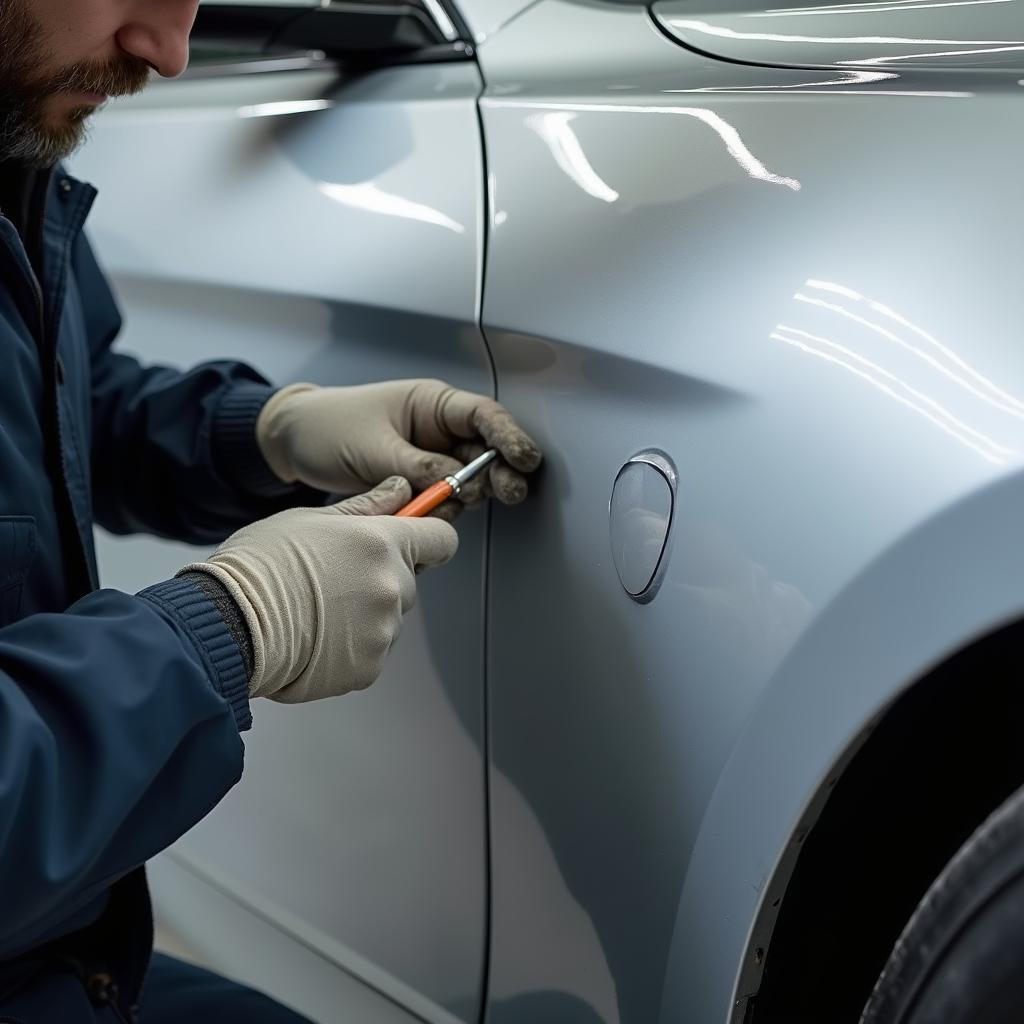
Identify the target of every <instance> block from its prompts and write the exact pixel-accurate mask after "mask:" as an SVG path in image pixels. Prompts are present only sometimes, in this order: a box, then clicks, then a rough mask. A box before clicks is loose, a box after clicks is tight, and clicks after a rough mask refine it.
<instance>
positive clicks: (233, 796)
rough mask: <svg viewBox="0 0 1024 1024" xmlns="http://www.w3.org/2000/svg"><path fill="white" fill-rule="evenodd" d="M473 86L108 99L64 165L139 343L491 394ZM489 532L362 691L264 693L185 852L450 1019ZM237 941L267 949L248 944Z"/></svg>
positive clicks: (147, 574) (446, 81) (470, 816)
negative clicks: (225, 789) (95, 193)
mask: <svg viewBox="0 0 1024 1024" xmlns="http://www.w3.org/2000/svg"><path fill="white" fill-rule="evenodd" d="M479 89H480V81H479V77H478V73H477V70H476V68H475V66H474V65H473V64H472V63H470V62H467V63H462V64H458V63H448V64H441V65H436V66H420V67H404V68H396V69H391V70H384V71H380V72H376V73H373V74H369V75H366V76H364V77H361V78H360V79H358V80H356V81H350V82H342V83H340V84H338V83H336V82H335V81H334V78H333V77H325V75H324V74H323V73H321V72H318V73H266V74H250V75H245V76H240V77H238V78H223V77H222V78H216V79H210V80H202V79H196V80H188V81H181V82H175V83H169V84H164V85H158V86H154V87H153V88H152V89H151V90H150V91H148V92H147V93H146V94H144V95H142V96H140V97H137V98H135V99H132V100H126V101H121V102H119V103H117V104H114V105H112V106H111V108H110V109H109V110H107V111H105V112H104V113H103V114H102V115H100V116H99V117H98V118H97V122H96V125H95V128H94V132H93V136H92V139H91V141H90V142H89V144H88V146H87V147H86V148H85V150H84V151H83V152H82V153H81V154H80V156H79V157H78V158H77V159H76V160H75V161H74V166H73V168H72V169H73V170H74V171H75V173H77V174H80V175H81V176H83V177H85V178H86V179H88V180H91V181H93V182H94V183H95V184H96V185H97V186H98V187H99V188H100V190H101V195H100V198H99V200H98V201H97V204H96V207H95V210H94V216H93V218H92V219H91V221H90V230H91V232H92V234H93V236H94V239H95V241H96V244H97V247H98V250H99V252H100V255H101V257H102V259H103V261H104V263H105V264H106V266H107V268H108V269H109V270H110V272H111V273H112V276H113V279H114V283H115V285H116V288H117V290H118V292H119V294H120V297H121V299H122V301H123V303H124V305H125V306H126V307H127V313H128V321H127V329H126V333H125V338H124V345H125V347H126V348H127V349H129V350H134V351H137V352H139V353H141V354H142V356H143V357H145V358H148V359H150V360H156V359H160V360H162V361H165V362H167V361H169V362H171V363H173V364H179V365H188V364H191V363H194V362H199V361H201V360H203V359H208V358H212V357H237V358H241V359H244V360H246V361H248V362H250V363H251V364H253V365H255V366H257V367H258V368H259V369H260V370H261V371H262V372H263V373H265V374H266V375H267V376H268V377H270V378H271V379H272V380H274V381H276V382H277V383H280V384H284V383H286V382H288V381H294V380H313V381H316V382H317V383H320V384H354V383H361V382H363V381H369V380H380V379H388V378H394V377H410V376H433V377H443V378H446V379H448V380H451V381H452V382H453V383H454V384H456V385H461V386H463V387H467V388H472V389H473V390H477V391H489V390H491V388H492V376H491V369H490V364H489V362H488V358H487V354H486V351H485V349H484V346H483V342H482V339H481V336H480V333H479V329H478V327H477V326H476V325H477V319H478V305H479V288H480V275H481V254H482V250H481V241H482V219H481V218H482V213H483V190H484V177H483V169H482V164H481V147H480V137H479V121H478V116H477V109H476V98H477V94H478V92H479ZM485 527H486V522H485V517H484V516H477V517H472V518H470V519H468V520H467V522H466V523H465V524H464V526H463V527H462V530H461V533H462V547H461V550H460V553H459V555H458V557H457V559H456V560H455V562H454V563H453V564H452V566H451V567H450V568H449V569H447V570H446V572H445V573H443V574H441V573H437V574H430V575H429V576H428V577H425V578H424V579H423V581H422V583H421V587H420V590H421V601H420V606H419V608H418V609H417V610H416V611H415V612H414V613H413V614H412V615H410V617H409V618H408V619H407V621H406V624H405V628H404V630H403V633H402V636H401V638H400V639H399V641H398V643H397V644H396V646H395V648H394V651H393V653H392V656H391V658H390V660H389V662H388V666H387V669H386V671H385V673H384V676H383V678H382V679H381V680H380V681H379V682H378V683H377V684H376V685H375V686H374V687H373V689H372V690H370V691H369V692H366V693H360V694H353V695H352V696H350V697H349V698H347V699H346V700H344V701H325V702H320V703H317V704H312V705H308V706H301V707H284V706H281V705H275V704H273V703H272V702H269V701H260V702H257V703H256V706H255V707H254V709H253V710H254V717H255V726H254V729H253V732H252V733H251V734H250V735H249V736H247V746H248V752H247V757H246V770H245V777H244V780H243V782H242V783H241V784H240V785H239V786H238V787H236V788H235V789H234V790H233V791H232V792H231V793H230V794H229V795H228V797H227V798H226V799H225V800H224V801H223V803H222V804H221V806H220V807H218V811H217V813H216V814H214V815H212V816H210V817H209V818H208V819H206V820H205V821H204V822H202V823H201V824H200V825H199V826H198V827H197V828H196V829H194V830H193V831H192V832H191V833H189V835H187V836H186V837H185V838H184V839H182V840H181V842H180V843H179V844H178V845H177V847H176V848H175V857H177V859H178V863H179V864H187V865H191V866H192V867H194V868H195V869H196V870H197V871H199V872H200V873H205V874H207V875H216V876H217V877H218V878H221V879H223V880H224V888H225V890H226V891H227V892H228V893H229V894H230V893H233V894H234V897H235V898H236V899H237V900H238V901H239V902H242V903H246V904H247V905H250V906H251V905H252V902H253V899H252V898H250V896H247V895H245V894H250V895H251V894H255V896H256V897H258V899H257V902H258V904H259V905H258V907H255V910H256V911H258V912H259V914H261V915H262V916H263V917H265V918H267V919H271V920H280V921H282V922H283V921H286V920H293V919H300V920H302V921H304V922H305V924H306V927H307V928H308V931H309V933H308V935H307V936H306V937H305V942H306V944H307V947H308V948H307V949H306V950H305V955H307V956H314V957H318V958H320V959H325V958H326V959H327V960H328V961H331V962H334V963H335V964H336V965H338V967H340V968H344V969H345V970H346V971H348V972H349V973H351V974H354V975H355V976H357V977H360V978H362V979H363V980H364V981H366V982H367V983H369V984H370V985H372V986H373V987H374V988H376V989H378V990H380V991H381V992H383V993H384V994H385V995H386V997H387V998H386V999H385V1000H384V1002H386V1003H387V1004H388V1006H390V1005H391V1003H392V1002H394V1001H397V1002H398V1003H399V1004H401V1005H404V1006H406V1007H407V1008H408V1009H409V1010H410V1011H411V1012H414V1013H415V1014H417V1015H418V1016H419V1017H421V1018H422V1019H425V1020H435V1021H444V1022H451V1021H456V1020H467V1021H468V1020H474V1019H475V1018H476V1017H477V1015H478V1008H479V1005H480V999H481V992H480V987H481V982H482V976H483V950H484V948H485V935H486V932H485V928H486V887H485V880H486V856H485V841H486V831H485V821H484V806H485V805H484V782H483V770H484V762H483V758H482V754H481V747H482V730H483V688H482V685H481V674H482V658H483V653H482V637H483V611H482V606H481V601H480V595H481V593H482V589H483V579H484V536H485ZM100 550H101V560H102V563H103V564H102V568H103V577H104V581H105V582H106V583H107V584H108V585H115V586H118V587H121V588H122V589H126V590H129V591H132V590H137V589H139V588H140V587H142V586H144V585H146V584H148V583H150V582H153V581H155V580H156V579H159V578H165V577H167V576H170V575H172V574H173V573H174V572H175V571H176V570H177V569H178V568H179V567H180V566H181V565H183V564H186V563H187V562H188V561H191V560H193V559H194V558H195V557H196V554H197V552H196V551H194V550H192V549H188V548H184V547H183V546H181V545H172V544H165V543H162V542H159V541H155V540H149V539H142V538H123V539H115V538H107V537H104V538H101V545H100ZM156 895H157V899H158V901H159V900H160V897H161V892H160V888H159V885H158V886H157V889H156ZM192 927H193V929H194V930H195V931H197V932H199V933H201V932H203V930H204V929H205V928H206V927H207V923H206V922H204V921H203V920H201V919H200V920H196V921H194V922H193V923H192ZM185 938H187V936H185ZM239 941H240V942H241V943H242V944H243V946H244V947H246V948H247V949H249V950H250V952H251V953H252V955H253V956H257V952H256V951H255V950H254V949H253V948H252V944H253V943H255V942H256V941H257V938H256V936H255V934H254V935H253V936H242V937H240V939H239ZM225 957H226V960H225V964H224V965H223V966H224V968H225V969H227V967H229V966H230V964H229V963H228V962H227V961H228V960H230V959H231V958H230V957H229V956H227V954H226V953H225ZM212 963H213V966H215V967H216V966H221V965H220V963H219V961H218V960H216V959H214V960H213V961H212ZM381 998H382V999H383V998H384V997H381ZM383 1005H384V1004H383V1003H382V1006H383ZM384 1009H385V1010H386V1009H387V1007H384ZM382 1012H383V1011H382ZM387 1012H393V1011H392V1010H388V1011H387Z"/></svg>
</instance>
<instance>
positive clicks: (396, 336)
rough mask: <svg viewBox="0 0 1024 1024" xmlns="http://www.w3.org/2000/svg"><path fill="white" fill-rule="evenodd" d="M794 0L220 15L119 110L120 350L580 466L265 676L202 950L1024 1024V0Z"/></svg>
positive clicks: (595, 1009) (378, 991)
mask: <svg viewBox="0 0 1024 1024" xmlns="http://www.w3.org/2000/svg"><path fill="white" fill-rule="evenodd" d="M774 2H776V0H716V2H715V3H711V2H706V0H656V2H654V3H653V5H651V6H644V5H642V4H631V3H611V2H607V0H535V2H532V3H531V2H530V0H457V3H458V7H457V8H456V7H455V6H453V5H452V4H451V3H450V2H449V0H341V2H334V0H324V2H323V3H313V2H311V0H306V2H303V3H287V2H285V0H275V2H274V3H256V2H255V0H241V2H234V3H230V4H227V3H223V2H222V3H219V4H215V3H204V4H203V5H202V6H201V7H200V12H199V20H198V24H197V28H196V33H195V37H194V50H193V60H192V66H191V69H190V71H189V72H188V74H187V75H186V76H185V77H184V78H183V79H181V80H179V81H176V82H169V83H159V84H155V85H154V86H153V87H152V88H151V89H150V90H149V91H148V92H147V93H145V94H144V95H142V96H140V97H137V98H133V99H130V100H122V101H118V102H117V103H115V104H112V105H111V106H110V108H109V109H108V110H107V111H106V112H104V113H103V114H102V115H101V116H100V117H99V118H98V119H97V123H96V126H95V130H94V133H93V137H92V140H91V142H90V143H89V144H88V146H87V147H86V149H85V150H84V151H83V152H82V153H81V154H80V156H79V157H78V158H77V159H76V161H75V164H74V170H75V171H76V173H78V174H79V175H81V176H83V177H85V178H87V179H88V180H90V181H92V182H93V183H95V184H96V185H97V186H98V187H99V188H100V190H101V196H100V200H99V203H98V206H97V208H96V212H95V215H94V220H93V221H92V230H93V235H94V239H95V242H96V244H97V247H98V249H99V252H100V254H101V256H102V258H103V259H104V261H105V264H106V266H107V268H108V269H109V270H110V272H111V273H112V275H113V277H114V280H115V282H116V286H117V289H118V292H119V295H120V298H121V300H122V302H123V305H124V306H125V307H126V312H127V315H128V329H127V332H126V335H125V337H124V340H123V344H124V346H125V347H126V348H128V349H132V350H135V351H137V352H141V353H143V354H144V355H145V356H146V357H147V358H148V359H154V360H162V361H165V362H172V363H176V364H182V365H184V364H190V363H193V362H196V361H199V360H201V359H203V358H208V357H212V356H217V357H220V356H231V357H241V358H244V359H246V360H247V361H249V362H251V363H252V364H253V365H255V366H256V367H258V368H260V369H261V370H262V371H263V372H264V373H266V374H267V375H268V376H270V377H272V378H273V379H274V380H275V381H277V382H278V383H281V384H284V383H286V382H289V381H293V380H312V381H315V382H318V383H321V384H333V383H357V382H363V381H371V380H379V379H385V378H392V377H412V376H431V377H442V378H444V379H446V380H449V381H450V382H452V383H453V384H455V385H458V386H461V387H466V388H470V389H473V390H477V391H487V392H493V393H496V394H497V395H498V396H499V397H500V398H501V400H502V401H503V402H504V403H505V404H506V405H508V406H509V407H510V408H511V409H512V410H513V411H514V413H515V415H516V416H517V418H519V419H520V420H521V421H522V422H523V423H524V425H525V426H526V428H527V429H529V430H530V432H531V433H532V434H534V435H535V436H536V437H537V438H538V439H539V440H540V441H541V442H542V443H543V445H544V447H545V448H546V451H547V461H546V464H545V465H546V468H545V472H544V474H543V477H542V479H541V481H540V483H539V486H538V489H537V493H536V495H535V496H533V497H532V498H531V500H530V501H529V502H528V503H527V504H526V505H525V506H523V507H520V508H517V509H514V510H508V509H503V508H492V509H490V510H489V511H488V512H487V513H485V514H477V515H467V516H465V517H463V521H462V522H461V523H460V532H461V535H462V548H461V551H460V554H459V556H458V558H457V559H456V561H455V562H454V563H453V564H452V565H451V566H450V567H448V568H446V569H444V570H442V571H438V572H434V573H431V574H427V575H424V576H423V577H422V587H421V599H420V602H419V605H418V609H417V611H416V612H415V614H414V615H413V616H412V617H411V618H410V619H409V620H408V622H407V624H406V628H405V631H404V633H403V635H402V637H401V640H400V642H399V643H398V644H397V646H396V648H395V650H394V653H393V656H392V657H391V660H390V662H389V664H388V667H387V670H386V672H385V675H384V677H383V678H382V679H381V680H380V681H379V682H378V683H377V684H376V685H375V686H374V687H372V688H371V689H370V690H369V691H368V692H366V693H360V694H355V695H352V696H349V697H346V698H345V699H344V700H335V701H328V702H324V703H320V704H315V705H307V706H298V707H287V708H284V707H280V706H276V705H274V704H272V703H269V702H264V703H262V704H261V705H260V706H258V707H256V708H255V709H254V711H255V719H256V724H255V728H254V730H253V732H252V733H251V734H250V738H249V740H248V753H247V766H246V770H245V776H244V779H243V781H242V782H241V784H240V785H239V786H238V787H237V788H236V789H235V790H234V791H233V792H232V793H231V794H230V795H229V796H228V797H227V798H226V799H225V800H224V802H223V803H222V805H221V806H219V807H218V808H217V809H216V810H215V812H214V813H212V814H211V815H210V816H209V818H208V819H207V820H206V821H204V822H203V823H202V824H201V825H200V826H198V827H197V828H196V829H194V830H193V831H192V832H191V833H189V834H188V835H187V836H185V837H184V838H183V839H182V840H181V841H180V842H179V843H178V844H177V845H176V846H175V847H174V848H173V849H172V850H171V851H169V852H168V853H167V854H166V855H165V856H164V857H162V858H160V859H159V860H158V861H157V862H156V863H155V864H154V865H153V868H152V871H151V874H152V878H153V881H154V890H155V894H156V899H157V904H158V914H159V918H160V922H161V930H162V935H163V936H164V941H165V942H167V943H169V944H171V946H172V947H173V948H181V949H184V950H185V951H186V952H188V953H190V954H191V955H193V956H195V957H197V958H199V959H201V960H202V961H203V962H205V963H208V964H210V965H212V966H213V967H214V968H216V969H218V970H221V971H223V972H225V973H228V974H231V975H234V976H236V977H239V978H241V979H244V980H246V981H248V982H250V983H254V984H256V985H257V986H259V987H262V988H264V989H266V990H267V991H269V992H271V993H272V994H274V995H275V996H276V997H278V998H279V999H281V1000H283V1001H285V1002H287V1003H289V1004H291V1005H293V1006H295V1007H296V1008H298V1009H299V1010H301V1011H303V1012H305V1013H306V1014H308V1015H309V1016H310V1017H311V1018H313V1019H314V1020H316V1021H320V1022H323V1024H347V1022H359V1024H409V1022H412V1021H425V1022H430V1024H470V1022H476V1021H481V1020H486V1021H487V1022H489V1024H524V1022H529V1024H534V1022H537V1024H599V1022H600V1024H795V1022H802V1021H813V1022H816V1024H832V1022H837V1024H844V1022H857V1021H858V1020H860V1019H861V1017H862V1014H863V1015H864V1019H865V1020H868V1021H871V1022H873V1024H880V1022H885V1024H896V1022H905V1024H926V1022H933V1021H934V1022H938V1021H941V1022H943V1024H957V1022H960V1021H968V1020H970V1021H979V1020H982V1019H983V1020H984V1021H986V1022H1004V1021H1005V1022H1009V1021H1019V1020H1020V1019H1021V1017H1020V1016H1019V1013H1020V1011H1019V1010H1017V1009H1007V1007H1019V1006H1020V1005H1021V1004H1022V1003H1024V990H1022V986H1024V981H1022V979H1024V970H1022V969H1021V966H1022V961H1024V911H1022V906H1024V897H1022V894H1021V884H1020V879H1021V878H1022V877H1024V839H1022V836H1024V825H1022V820H1024V815H1022V812H1021V809H1020V807H1019V800H1016V799H1014V798H1013V797H1012V794H1013V793H1014V792H1015V791H1016V790H1017V789H1018V787H1019V786H1020V785H1021V784H1022V783H1024V745H1022V722H1024V716H1022V711H1024V687H1022V683H1024V672H1022V662H1021V644H1020V640H1021V636H1022V627H1021V622H1022V619H1024V544H1022V538H1024V342H1022V339H1021V324H1024V286H1022V279H1021V266H1022V256H1021V253H1022V244H1024V199H1022V194H1024V193H1022V185H1021V180H1022V178H1021V173H1022V172H1021V169H1022V167H1024V91H1022V86H1024V0H888V2H879V0H871V2H854V3H846V4H840V3H830V2H824V3H816V4H808V3H805V2H803V0H787V2H788V3H789V4H790V5H791V6H782V5H780V6H778V7H773V6H771V4H772V3H774ZM101 550H102V555H103V560H104V564H105V570H106V582H107V583H108V584H109V585H116V586H119V587H123V588H128V589H131V588H135V589H137V588H139V587H141V586H143V585H145V584H147V583H149V582H152V581H153V580H156V579H160V578H163V577H166V576H168V575H170V574H171V573H173V572H174V571H175V570H176V569H177V567H178V566H180V565H181V564H183V562H184V561H186V560H190V559H191V558H192V557H193V555H194V552H191V551H184V550H182V549H181V548H180V547H175V546H173V545H170V544H166V543H162V542H157V541H153V540H149V539H140V538H128V539H115V538H101ZM1008 799H1009V803H1007V804H1005V806H1003V808H1002V809H1001V810H1000V811H998V812H997V813H996V815H995V817H993V818H990V817H989V816H990V815H991V814H992V813H993V812H994V811H996V809H997V808H999V807H1000V805H1002V804H1004V801H1007V800H1008ZM979 829H980V831H976V830H979ZM972 834H973V835H972ZM958 851H959V853H958ZM951 859H952V863H951V864H949V862H950V861H951ZM947 865H948V866H947ZM926 894H927V895H926ZM922 900H923V901H924V902H923V903H922ZM908 922H909V924H908ZM901 936H902V937H901ZM880 977H881V981H880V982H879V978H880ZM876 986H877V987H876ZM873 990H874V994H872V992H873ZM1001 1000H1002V1001H1001ZM865 1007H867V1009H865ZM993 1007H995V1009H993ZM999 1007H1003V1008H1004V1010H1005V1012H1003V1015H1002V1016H1000V1015H999V1013H1000V1012H1002V1011H999ZM983 1013H989V1014H990V1015H989V1016H982V1014H983Z"/></svg>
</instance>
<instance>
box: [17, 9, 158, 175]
mask: <svg viewBox="0 0 1024 1024" xmlns="http://www.w3.org/2000/svg"><path fill="white" fill-rule="evenodd" d="M43 37H44V33H43V30H42V28H41V27H40V26H39V25H38V24H37V23H36V21H35V19H34V18H33V17H32V14H31V12H30V11H29V8H28V0H0V160H15V161H18V162H19V163H23V164H25V165H27V166H29V167H40V168H42V167H51V166H53V164H55V163H57V162H58V161H60V160H63V159H64V158H65V157H67V156H69V155H70V154H71V153H73V152H74V151H75V150H76V149H77V148H78V147H79V146H80V145H81V144H82V142H83V141H84V140H85V136H86V129H87V120H88V117H89V115H90V114H92V113H94V112H95V110H96V107H95V106H92V105H84V106H80V107H74V108H72V109H70V110H65V111H64V112H63V113H62V114H60V115H59V116H54V115H53V114H49V115H48V113H47V101H48V100H50V99H52V98H53V97H59V96H61V95H62V94H63V95H66V94H68V93H76V92H94V93H102V94H104V95H107V96H128V95H131V94H132V93H136V92H140V91H141V90H142V89H143V88H145V85H146V83H147V81H148V80H149V65H148V64H147V63H146V62H145V61H144V60H141V59H140V58H138V57H133V56H131V55H129V54H125V55H123V56H120V57H115V58H112V59H110V60H106V61H83V62H80V63H77V64H70V65H68V66H66V67H64V68H62V69H60V70H58V71H56V72H49V73H45V72H40V70H39V69H40V68H44V67H46V66H47V65H49V64H52V60H51V57H50V54H49V52H48V50H47V47H46V45H45V42H44V38H43Z"/></svg>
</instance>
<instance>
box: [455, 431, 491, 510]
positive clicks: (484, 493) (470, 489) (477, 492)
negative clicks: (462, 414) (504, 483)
mask: <svg viewBox="0 0 1024 1024" xmlns="http://www.w3.org/2000/svg"><path fill="white" fill-rule="evenodd" d="M485 451H487V449H486V448H485V447H484V446H483V445H482V444H478V443H477V442H476V441H463V442H462V444H457V445H456V446H455V447H454V448H453V449H452V455H454V456H455V458H457V459H458V460H459V462H461V463H462V464H463V465H464V466H465V465H469V463H470V462H472V461H473V460H474V459H475V458H477V457H478V456H480V455H483V453H484V452H485ZM490 496H491V488H490V477H489V476H488V474H487V473H480V474H478V475H477V476H475V477H474V478H473V479H472V480H470V481H469V482H468V483H465V484H463V485H462V493H461V494H460V495H459V501H461V502H462V504H463V505H467V506H470V507H472V506H474V505H479V504H480V503H481V502H483V501H485V500H486V499H487V498H489V497H490Z"/></svg>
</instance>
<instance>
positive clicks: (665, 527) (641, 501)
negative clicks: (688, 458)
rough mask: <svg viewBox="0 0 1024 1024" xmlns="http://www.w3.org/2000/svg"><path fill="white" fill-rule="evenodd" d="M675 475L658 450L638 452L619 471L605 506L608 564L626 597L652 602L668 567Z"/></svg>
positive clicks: (667, 461)
mask: <svg viewBox="0 0 1024 1024" xmlns="http://www.w3.org/2000/svg"><path fill="white" fill-rule="evenodd" d="M677 481H678V476H677V474H676V468H675V466H674V465H673V463H672V461H671V459H669V457H668V456H667V455H666V454H665V453H664V452H661V451H658V450H656V449H650V450H648V451H643V452H639V453H638V454H636V455H634V456H633V457H632V458H631V459H630V460H629V462H627V463H626V464H625V465H624V466H623V467H622V469H620V470H619V474H618V476H617V477H616V478H615V485H614V487H613V488H612V498H611V502H610V506H609V530H610V533H611V543H612V559H613V561H614V562H615V570H616V572H618V574H619V581H620V582H621V583H622V586H623V588H624V589H625V591H626V593H627V594H629V596H630V597H632V598H633V599H634V600H635V601H639V602H640V603H642V604H646V603H647V602H648V601H651V600H653V599H654V596H655V594H657V592H658V587H659V586H660V585H661V580H662V577H663V575H664V572H665V569H666V567H667V564H668V559H669V555H670V551H669V548H670V540H671V534H672V520H673V514H674V512H675V501H676V485H677Z"/></svg>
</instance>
